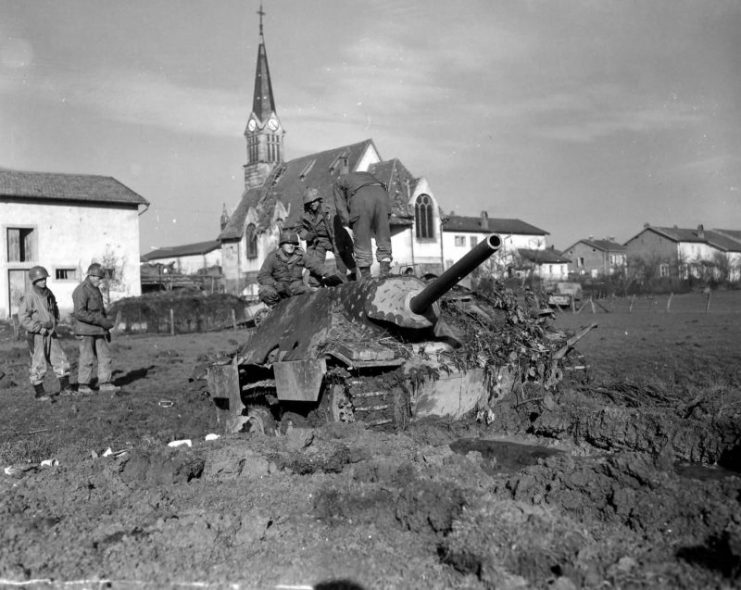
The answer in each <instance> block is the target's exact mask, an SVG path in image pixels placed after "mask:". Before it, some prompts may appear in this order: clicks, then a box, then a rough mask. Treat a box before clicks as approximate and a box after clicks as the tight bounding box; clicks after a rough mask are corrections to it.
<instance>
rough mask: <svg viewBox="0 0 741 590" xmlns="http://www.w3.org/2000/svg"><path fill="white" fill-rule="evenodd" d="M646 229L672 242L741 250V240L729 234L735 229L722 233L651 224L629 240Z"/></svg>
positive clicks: (734, 250)
mask: <svg viewBox="0 0 741 590" xmlns="http://www.w3.org/2000/svg"><path fill="white" fill-rule="evenodd" d="M646 231H652V232H654V233H657V234H659V235H660V236H663V237H665V238H666V239H668V240H671V241H672V242H686V243H695V244H707V245H709V246H712V247H713V248H717V249H718V250H722V251H725V252H729V251H730V252H741V241H738V240H736V239H734V238H732V237H728V235H727V232H728V231H734V230H724V231H723V232H722V233H721V232H719V231H717V230H712V229H705V230H703V229H701V228H700V227H698V228H696V229H688V228H682V227H658V226H653V225H649V226H648V227H645V228H644V229H643V230H642V231H640V232H639V233H637V234H636V235H635V236H633V237H632V238H631V239H630V240H628V242H630V241H631V240H634V239H635V238H637V237H638V236H639V235H641V234H642V233H643V232H646Z"/></svg>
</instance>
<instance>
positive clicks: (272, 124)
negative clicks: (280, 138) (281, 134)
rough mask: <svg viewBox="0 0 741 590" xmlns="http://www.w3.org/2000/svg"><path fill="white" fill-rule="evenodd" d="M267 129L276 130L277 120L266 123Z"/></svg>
mask: <svg viewBox="0 0 741 590" xmlns="http://www.w3.org/2000/svg"><path fill="white" fill-rule="evenodd" d="M268 127H270V130H271V131H275V130H276V129H278V121H277V119H270V121H268Z"/></svg>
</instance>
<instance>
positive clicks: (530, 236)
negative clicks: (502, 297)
mask: <svg viewBox="0 0 741 590" xmlns="http://www.w3.org/2000/svg"><path fill="white" fill-rule="evenodd" d="M442 230H443V243H442V256H443V259H444V261H445V262H444V264H445V268H448V267H449V266H451V265H452V264H453V263H454V262H456V261H457V260H459V259H460V258H461V257H462V256H463V255H464V254H466V253H467V252H468V251H469V250H470V249H471V248H473V247H474V246H476V244H478V243H479V242H481V241H483V240H484V239H485V238H486V236H488V235H490V234H497V235H499V238H500V239H501V240H502V246H501V247H500V249H499V251H498V252H497V253H496V254H494V255H493V256H492V257H491V259H490V261H489V262H488V263H487V265H486V267H487V269H488V271H489V272H491V273H492V274H493V275H494V276H498V277H501V276H505V275H512V274H513V273H514V272H515V271H516V270H518V269H519V268H520V266H521V263H522V255H521V251H523V250H525V251H537V250H543V251H545V249H546V246H547V236H548V235H549V234H548V232H547V231H545V230H542V229H540V228H538V227H535V226H534V225H530V224H529V223H526V222H524V221H522V220H520V219H504V218H494V217H489V215H488V213H487V212H486V211H482V212H481V215H480V216H479V217H464V216H459V215H450V216H447V217H445V219H444V220H443V223H442Z"/></svg>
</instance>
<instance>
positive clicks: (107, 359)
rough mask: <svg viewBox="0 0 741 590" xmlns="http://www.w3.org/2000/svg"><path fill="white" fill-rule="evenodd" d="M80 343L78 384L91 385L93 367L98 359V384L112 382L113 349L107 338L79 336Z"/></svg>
mask: <svg viewBox="0 0 741 590" xmlns="http://www.w3.org/2000/svg"><path fill="white" fill-rule="evenodd" d="M77 340H79V343H80V360H79V361H78V364H77V382H78V383H79V384H80V385H90V379H91V378H92V376H93V365H94V364H95V359H96V358H97V359H98V384H102V383H110V382H111V366H112V359H111V349H110V347H109V346H108V337H107V336H102V335H101V336H78V337H77Z"/></svg>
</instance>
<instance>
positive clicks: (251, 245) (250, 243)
mask: <svg viewBox="0 0 741 590" xmlns="http://www.w3.org/2000/svg"><path fill="white" fill-rule="evenodd" d="M245 238H246V241H247V258H248V259H249V260H254V259H255V258H257V228H256V227H255V224H254V223H250V224H249V225H248V226H247V231H245Z"/></svg>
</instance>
